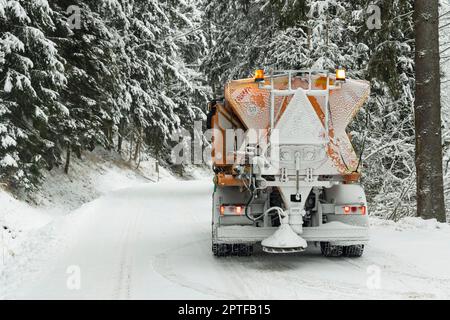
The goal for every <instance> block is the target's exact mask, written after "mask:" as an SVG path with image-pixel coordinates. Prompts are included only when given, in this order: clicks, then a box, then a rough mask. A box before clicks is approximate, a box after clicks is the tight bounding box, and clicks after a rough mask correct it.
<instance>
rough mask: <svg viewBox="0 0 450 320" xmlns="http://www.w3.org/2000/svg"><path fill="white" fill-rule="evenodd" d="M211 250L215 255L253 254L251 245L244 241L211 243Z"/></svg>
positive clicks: (243, 255) (239, 255)
mask: <svg viewBox="0 0 450 320" xmlns="http://www.w3.org/2000/svg"><path fill="white" fill-rule="evenodd" d="M212 252H213V254H214V255H215V256H216V257H228V256H238V257H249V256H251V255H252V254H253V245H251V244H244V243H235V244H228V243H213V244H212Z"/></svg>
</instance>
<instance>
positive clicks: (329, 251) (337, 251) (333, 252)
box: [320, 242, 344, 257]
mask: <svg viewBox="0 0 450 320" xmlns="http://www.w3.org/2000/svg"><path fill="white" fill-rule="evenodd" d="M320 251H321V252H322V255H323V256H324V257H340V256H342V254H343V253H344V247H343V246H335V245H331V244H330V243H329V242H321V243H320Z"/></svg>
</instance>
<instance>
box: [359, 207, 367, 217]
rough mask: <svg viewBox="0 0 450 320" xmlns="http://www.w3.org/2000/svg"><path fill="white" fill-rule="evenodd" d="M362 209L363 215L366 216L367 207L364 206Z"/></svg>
mask: <svg viewBox="0 0 450 320" xmlns="http://www.w3.org/2000/svg"><path fill="white" fill-rule="evenodd" d="M360 209H361V214H362V215H363V216H364V215H365V214H366V207H365V206H362V207H360Z"/></svg>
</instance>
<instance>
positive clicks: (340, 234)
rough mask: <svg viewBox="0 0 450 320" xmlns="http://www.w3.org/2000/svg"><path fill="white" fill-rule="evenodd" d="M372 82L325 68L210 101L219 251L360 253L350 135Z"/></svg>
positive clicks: (275, 76)
mask: <svg viewBox="0 0 450 320" xmlns="http://www.w3.org/2000/svg"><path fill="white" fill-rule="evenodd" d="M369 94H370V86H369V83H367V82H365V81H357V80H349V79H345V72H344V71H343V70H338V71H337V72H336V75H335V74H330V73H328V72H327V71H320V70H288V71H279V72H273V73H272V74H271V75H270V76H265V75H264V74H263V72H262V71H258V72H257V73H256V75H255V78H250V79H243V80H236V81H231V82H229V83H228V84H227V85H226V87H225V98H224V99H223V100H221V101H214V102H212V103H210V105H209V110H210V112H209V115H208V128H209V129H211V130H212V136H213V140H212V146H213V148H212V160H213V170H214V173H215V177H214V183H215V188H214V193H213V199H212V250H213V253H214V254H215V255H216V256H228V255H239V256H248V255H251V254H252V252H253V247H254V245H255V244H261V245H262V248H263V250H264V251H265V252H268V253H294V252H301V251H303V250H305V249H306V247H307V246H308V245H309V244H311V243H320V247H321V250H322V253H323V255H325V256H341V255H345V256H350V257H358V256H361V255H362V254H363V250H364V245H365V244H366V243H367V241H368V239H369V236H368V208H367V200H366V196H365V192H364V190H363V188H362V187H361V185H360V183H359V180H360V176H361V173H360V170H361V157H359V156H357V155H356V153H355V151H354V149H353V146H352V144H351V141H350V137H349V135H348V134H347V132H346V128H347V126H348V125H349V123H350V122H351V121H352V119H353V118H354V116H355V115H356V113H357V112H358V110H359V109H360V108H361V107H362V106H363V104H364V103H365V102H366V100H367V99H368V97H369Z"/></svg>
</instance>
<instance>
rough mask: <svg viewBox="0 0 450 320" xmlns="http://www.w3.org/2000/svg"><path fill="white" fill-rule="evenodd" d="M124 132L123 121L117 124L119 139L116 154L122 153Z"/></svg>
mask: <svg viewBox="0 0 450 320" xmlns="http://www.w3.org/2000/svg"><path fill="white" fill-rule="evenodd" d="M124 131H125V122H124V120H123V119H121V120H120V123H119V134H118V135H119V137H118V139H117V152H119V154H120V153H122V144H123V135H124Z"/></svg>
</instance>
